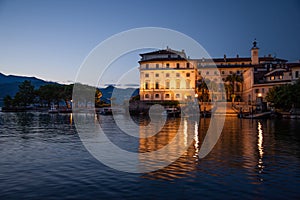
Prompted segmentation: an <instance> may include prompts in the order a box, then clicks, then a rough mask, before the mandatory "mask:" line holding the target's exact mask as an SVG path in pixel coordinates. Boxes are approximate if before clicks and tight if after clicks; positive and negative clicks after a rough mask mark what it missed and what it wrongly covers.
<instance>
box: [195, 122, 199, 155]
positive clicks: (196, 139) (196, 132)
mask: <svg viewBox="0 0 300 200" xmlns="http://www.w3.org/2000/svg"><path fill="white" fill-rule="evenodd" d="M194 132H195V136H194V140H195V145H194V146H195V151H196V155H195V156H198V151H199V149H198V148H199V137H198V123H197V122H195V131H194Z"/></svg>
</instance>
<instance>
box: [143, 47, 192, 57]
mask: <svg viewBox="0 0 300 200" xmlns="http://www.w3.org/2000/svg"><path fill="white" fill-rule="evenodd" d="M170 54H173V55H174V54H176V55H180V56H181V57H184V58H185V57H186V55H185V52H184V50H182V51H176V50H173V49H170V48H168V47H167V49H162V50H158V51H152V52H148V53H142V54H140V56H142V57H143V56H147V55H170Z"/></svg>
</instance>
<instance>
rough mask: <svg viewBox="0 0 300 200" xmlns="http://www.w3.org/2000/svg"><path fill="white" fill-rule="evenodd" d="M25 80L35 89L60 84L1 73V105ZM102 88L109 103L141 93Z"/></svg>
mask: <svg viewBox="0 0 300 200" xmlns="http://www.w3.org/2000/svg"><path fill="white" fill-rule="evenodd" d="M25 80H28V81H31V84H32V85H33V86H34V87H35V89H38V88H39V87H40V86H42V85H47V84H58V83H56V82H50V81H44V80H42V79H38V78H36V77H26V76H15V75H4V74H2V73H0V107H2V106H3V98H4V97H5V96H6V95H10V96H11V97H14V96H15V94H16V93H17V92H18V90H19V85H20V83H22V82H23V81H25ZM100 90H101V92H102V97H101V100H103V101H105V102H107V103H110V100H111V99H113V100H114V102H115V103H117V104H121V103H122V102H123V100H124V99H129V98H130V97H131V96H136V95H138V94H139V90H138V89H136V88H126V89H122V88H116V87H114V86H108V87H106V88H100ZM113 94H114V95H113ZM112 95H113V98H112Z"/></svg>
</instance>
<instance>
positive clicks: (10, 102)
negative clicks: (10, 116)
mask: <svg viewBox="0 0 300 200" xmlns="http://www.w3.org/2000/svg"><path fill="white" fill-rule="evenodd" d="M3 101H4V107H6V108H10V107H12V106H13V99H12V98H11V96H9V95H6V96H5V97H4V99H3Z"/></svg>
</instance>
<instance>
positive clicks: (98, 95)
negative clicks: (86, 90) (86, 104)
mask: <svg viewBox="0 0 300 200" xmlns="http://www.w3.org/2000/svg"><path fill="white" fill-rule="evenodd" d="M101 97H102V92H101V91H100V90H99V88H96V92H95V106H96V107H97V108H99V107H101V105H102V104H103V102H102V101H101Z"/></svg>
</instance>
